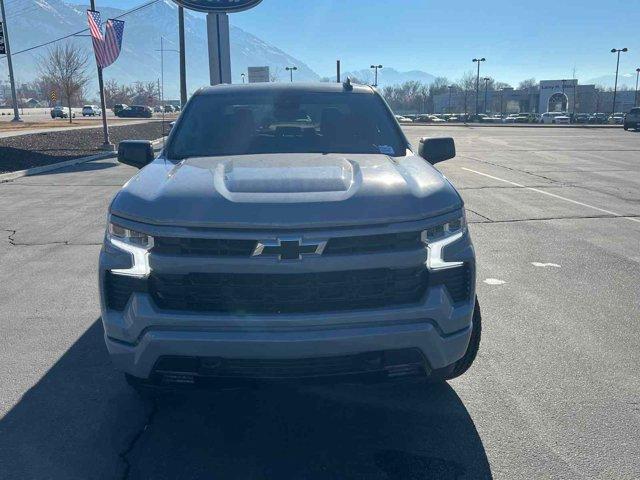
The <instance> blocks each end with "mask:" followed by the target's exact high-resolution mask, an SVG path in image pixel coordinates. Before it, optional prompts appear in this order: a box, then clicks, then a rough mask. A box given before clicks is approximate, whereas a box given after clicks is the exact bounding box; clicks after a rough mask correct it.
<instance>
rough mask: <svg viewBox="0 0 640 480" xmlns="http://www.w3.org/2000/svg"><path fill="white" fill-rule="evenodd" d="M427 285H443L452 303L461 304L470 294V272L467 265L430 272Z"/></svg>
mask: <svg viewBox="0 0 640 480" xmlns="http://www.w3.org/2000/svg"><path fill="white" fill-rule="evenodd" d="M429 285H444V286H445V287H447V291H448V292H449V295H450V296H451V299H452V300H453V301H454V302H463V301H466V300H468V299H469V295H470V294H471V270H470V269H469V265H468V264H464V265H463V266H461V267H457V268H447V269H446V270H440V271H436V272H431V273H430V275H429Z"/></svg>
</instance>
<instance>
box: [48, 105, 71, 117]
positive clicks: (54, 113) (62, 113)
mask: <svg viewBox="0 0 640 480" xmlns="http://www.w3.org/2000/svg"><path fill="white" fill-rule="evenodd" d="M49 113H50V114H51V118H69V109H68V108H65V107H60V106H57V107H53V108H52V109H51V112H49ZM71 118H76V113H75V112H74V111H73V110H72V111H71Z"/></svg>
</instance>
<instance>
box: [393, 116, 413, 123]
mask: <svg viewBox="0 0 640 480" xmlns="http://www.w3.org/2000/svg"><path fill="white" fill-rule="evenodd" d="M396 120H397V121H398V122H400V123H412V122H413V120H411V119H410V118H409V117H404V116H402V115H396Z"/></svg>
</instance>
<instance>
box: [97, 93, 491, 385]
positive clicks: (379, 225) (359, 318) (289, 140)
mask: <svg viewBox="0 0 640 480" xmlns="http://www.w3.org/2000/svg"><path fill="white" fill-rule="evenodd" d="M453 156H455V146H454V143H453V140H452V139H451V138H424V139H422V140H421V141H420V145H419V148H418V150H417V152H416V150H414V148H413V147H412V146H411V145H410V144H409V142H408V141H407V139H406V137H405V136H404V134H403V132H402V130H401V128H400V126H399V125H398V123H397V122H396V120H395V119H394V116H393V114H392V112H391V111H390V109H389V107H388V106H387V104H386V103H385V101H384V100H383V99H382V97H381V96H380V95H379V94H378V93H377V92H376V91H375V90H374V89H372V88H370V87H368V86H361V85H352V84H351V83H350V82H349V81H347V82H345V83H343V84H342V83H333V84H332V83H320V84H297V83H296V84H252V85H223V86H216V87H208V88H203V89H201V90H199V91H198V92H197V93H196V94H194V95H193V97H192V98H191V100H190V101H189V102H188V105H187V106H186V108H185V110H184V112H183V113H182V114H181V115H180V118H179V119H178V120H177V122H176V124H175V126H174V127H173V129H172V131H171V133H170V135H169V138H168V139H167V143H166V146H165V148H164V149H163V150H162V152H161V154H160V155H159V156H158V158H155V159H154V152H153V149H152V146H151V143H150V142H141V141H125V142H122V143H120V146H119V150H118V159H119V161H120V162H122V163H125V164H128V165H132V166H135V167H137V168H141V170H140V171H139V172H138V174H137V175H135V176H134V177H133V178H131V180H129V181H128V182H127V183H126V185H124V187H123V188H122V189H121V190H120V191H119V192H118V193H117V195H116V196H115V198H114V199H113V201H112V203H111V206H110V208H109V215H108V228H107V232H106V235H105V240H104V246H103V248H102V251H101V253H100V264H99V282H100V292H101V308H102V322H103V325H104V330H105V340H106V344H107V347H108V350H109V353H110V355H111V358H112V360H113V362H114V363H115V365H116V367H117V368H119V369H120V370H122V371H124V372H125V374H126V377H127V380H128V382H129V383H130V384H131V385H132V386H134V387H136V388H137V389H142V390H148V389H149V388H155V387H158V386H159V387H162V386H175V385H178V384H189V385H206V384H209V383H214V384H215V383H216V382H224V381H229V380H231V381H234V382H235V381H237V380H242V381H251V382H253V381H262V380H289V379H299V378H303V379H304V378H317V377H330V378H331V379H332V380H334V379H335V380H344V379H349V380H356V379H357V380H358V381H360V380H365V379H366V381H369V380H373V381H376V380H382V379H396V378H405V377H418V378H424V379H428V380H431V381H433V380H438V381H443V380H446V379H450V378H453V377H456V376H459V375H461V374H462V373H464V372H465V371H466V370H467V369H468V368H469V367H470V365H471V363H472V362H473V360H474V359H475V356H476V353H477V351H478V347H479V343H480V331H481V323H480V322H481V320H480V310H479V306H478V303H477V300H476V297H475V258H474V249H473V245H472V243H471V239H470V237H469V231H468V230H467V225H466V221H465V214H464V209H463V202H462V199H461V198H460V195H459V194H458V192H457V191H456V190H455V189H454V187H453V186H452V185H451V183H450V182H449V181H448V180H447V179H446V178H445V177H444V176H443V175H442V174H441V173H440V172H439V171H438V170H436V169H435V168H434V167H433V166H432V164H434V163H436V162H438V161H442V160H446V159H449V158H452V157H453Z"/></svg>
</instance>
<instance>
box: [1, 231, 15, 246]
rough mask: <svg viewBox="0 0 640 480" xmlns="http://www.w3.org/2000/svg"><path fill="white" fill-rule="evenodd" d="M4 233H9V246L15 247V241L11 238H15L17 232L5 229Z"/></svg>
mask: <svg viewBox="0 0 640 480" xmlns="http://www.w3.org/2000/svg"><path fill="white" fill-rule="evenodd" d="M4 231H5V232H9V235H7V241H8V242H9V245H13V246H15V240H14V238H13V237H15V235H16V233H17V232H18V231H17V230H9V229H5V230H4Z"/></svg>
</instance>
